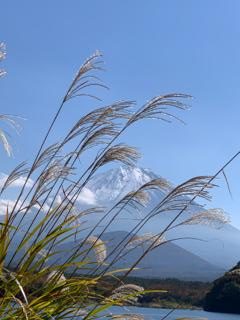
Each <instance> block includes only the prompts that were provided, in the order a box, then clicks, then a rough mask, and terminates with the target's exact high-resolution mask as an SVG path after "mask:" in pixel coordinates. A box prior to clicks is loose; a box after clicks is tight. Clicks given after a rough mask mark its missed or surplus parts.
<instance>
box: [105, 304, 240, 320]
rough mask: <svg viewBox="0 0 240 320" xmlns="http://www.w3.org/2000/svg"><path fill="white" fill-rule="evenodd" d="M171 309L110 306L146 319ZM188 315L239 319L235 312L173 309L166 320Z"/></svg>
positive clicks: (214, 319) (157, 317) (211, 319)
mask: <svg viewBox="0 0 240 320" xmlns="http://www.w3.org/2000/svg"><path fill="white" fill-rule="evenodd" d="M170 311H171V310H168V309H158V308H138V307H127V308H125V310H123V309H122V308H120V307H114V308H111V312H112V313H114V314H121V313H137V314H142V315H144V318H145V319H146V320H160V319H162V318H163V317H164V316H165V315H167V314H168V313H169V312H170ZM183 317H186V318H187V317H189V318H192V319H196V320H197V319H199V318H200V319H201V320H203V319H204V320H205V319H206V320H240V315H237V314H225V313H214V312H206V311H202V310H186V309H184V310H175V311H174V312H173V313H171V314H170V315H169V316H168V317H167V318H166V320H176V319H178V318H183Z"/></svg>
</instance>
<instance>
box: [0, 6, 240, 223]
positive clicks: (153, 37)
mask: <svg viewBox="0 0 240 320" xmlns="http://www.w3.org/2000/svg"><path fill="white" fill-rule="evenodd" d="M239 14H240V1H238V0H235V1H234V0H230V1H225V0H223V1H221V0H212V1H209V0H201V1H194V0H191V1H190V0H181V1H179V0H165V1H161V0H151V1H140V0H131V1H126V0H125V1H123V0H122V1H120V0H119V1H110V0H108V1H107V0H86V1H80V0H68V1H66V0H65V1H63V0H51V1H49V0H48V1H47V0H42V1H30V0H21V1H11V0H9V1H5V2H3V3H2V5H1V21H0V30H1V33H0V40H1V41H4V42H5V43H6V44H7V59H6V60H5V61H4V63H2V64H1V66H2V67H4V68H5V69H6V70H7V72H8V74H7V76H6V77H5V78H4V79H2V80H1V86H0V95H1V113H10V114H18V115H21V116H23V117H25V118H27V121H24V124H23V125H24V129H23V132H22V134H21V136H20V137H15V136H14V137H13V139H12V141H14V148H15V149H14V153H15V157H14V158H13V159H8V158H7V157H6V156H5V155H4V154H3V152H1V160H2V161H1V170H0V171H3V172H8V171H9V170H10V169H11V168H13V166H14V165H16V164H17V162H18V161H20V160H24V159H26V160H30V159H31V157H32V155H33V154H34V153H35V152H36V149H37V146H38V144H39V143H40V140H41V137H42V135H43V133H44V132H45V130H46V128H47V125H48V124H49V122H50V119H51V116H52V115H53V113H54V112H55V110H56V109H57V106H58V103H59V101H60V98H61V97H62V95H63V93H64V91H65V89H66V87H67V86H68V84H69V82H70V80H71V79H72V77H73V74H74V73H75V71H76V69H77V67H78V66H79V65H80V64H81V62H82V61H83V60H84V59H85V58H86V57H88V56H89V55H90V54H92V53H93V52H94V51H95V49H99V50H100V51H102V52H103V54H104V60H105V62H106V66H105V67H106V69H107V72H105V73H104V74H103V75H102V78H103V80H104V81H105V83H107V84H108V85H109V86H110V88H111V90H110V91H109V92H107V94H106V93H105V92H103V93H102V97H103V98H106V102H110V101H114V100H118V99H134V100H137V102H138V103H139V105H141V103H143V102H145V101H146V100H148V99H149V98H151V97H152V96H155V95H158V94H161V93H168V92H183V93H189V94H191V95H193V96H194V100H192V101H191V104H192V109H191V111H188V112H186V113H184V114H182V118H183V119H184V120H185V121H186V122H187V125H186V126H182V125H180V124H178V123H177V124H173V125H166V124H164V123H160V122H156V121H155V122H151V121H148V122H146V123H145V124H144V125H143V124H142V125H140V126H139V127H134V128H133V129H131V130H130V131H129V133H128V135H126V136H125V137H124V138H125V141H127V142H129V143H130V144H134V145H136V146H138V147H139V148H140V150H141V152H142V153H143V158H142V160H141V161H140V165H141V166H143V167H148V168H151V169H152V170H153V171H155V172H157V173H159V174H160V175H162V176H164V177H166V178H168V179H169V180H171V181H172V182H173V183H179V182H182V181H183V180H185V179H187V178H189V177H191V176H195V175H202V174H213V173H214V172H215V171H216V170H217V169H218V168H219V167H220V166H221V165H222V164H223V163H224V162H225V161H226V160H227V159H228V158H229V157H231V156H232V155H233V154H234V153H235V152H237V151H238V150H239V149H240V141H239V133H240V89H239V85H240V19H239ZM96 105H97V104H96ZM84 107H85V105H84V103H83V102H80V101H78V102H76V103H73V104H71V105H69V110H65V112H64V114H63V117H64V119H63V120H64V124H63V125H62V127H57V130H56V139H57V136H58V135H61V134H62V131H63V130H64V129H65V128H66V127H67V126H68V125H69V126H70V125H71V124H72V122H73V119H74V118H76V117H78V116H79V114H81V112H82V110H84ZM33 141H34V143H33ZM226 172H227V174H228V177H229V182H230V184H231V188H232V192H233V199H231V198H230V197H229V195H228V193H227V190H226V188H225V187H222V188H221V189H219V190H218V191H217V192H215V193H214V200H213V203H212V205H210V206H213V207H223V208H224V209H225V210H226V211H227V212H229V213H230V214H231V217H232V221H233V224H235V225H236V226H238V227H240V212H239V209H240V183H239V180H240V158H239V159H238V160H236V161H235V163H234V164H233V165H232V166H231V167H230V168H229V169H228V170H227V171H226ZM219 183H220V184H221V185H222V183H221V181H219Z"/></svg>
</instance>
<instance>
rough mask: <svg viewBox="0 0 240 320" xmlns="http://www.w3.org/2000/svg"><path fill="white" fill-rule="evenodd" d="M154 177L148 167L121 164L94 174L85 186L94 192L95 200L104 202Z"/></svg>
mask: <svg viewBox="0 0 240 320" xmlns="http://www.w3.org/2000/svg"><path fill="white" fill-rule="evenodd" d="M155 178H157V176H156V175H155V174H154V173H153V172H151V171H150V170H149V169H143V168H139V167H129V166H121V167H119V168H114V169H110V170H108V171H107V172H104V173H101V174H98V175H96V176H95V177H94V178H93V179H92V180H91V181H90V182H89V183H88V185H87V187H88V188H89V189H90V190H91V191H92V192H93V193H94V194H95V196H96V199H97V202H99V203H105V204H106V202H107V203H108V202H112V201H116V200H117V199H120V198H121V197H123V196H124V195H126V194H127V193H128V192H130V191H134V190H137V189H138V188H139V187H141V186H142V185H143V184H145V183H147V182H149V181H150V180H152V179H155Z"/></svg>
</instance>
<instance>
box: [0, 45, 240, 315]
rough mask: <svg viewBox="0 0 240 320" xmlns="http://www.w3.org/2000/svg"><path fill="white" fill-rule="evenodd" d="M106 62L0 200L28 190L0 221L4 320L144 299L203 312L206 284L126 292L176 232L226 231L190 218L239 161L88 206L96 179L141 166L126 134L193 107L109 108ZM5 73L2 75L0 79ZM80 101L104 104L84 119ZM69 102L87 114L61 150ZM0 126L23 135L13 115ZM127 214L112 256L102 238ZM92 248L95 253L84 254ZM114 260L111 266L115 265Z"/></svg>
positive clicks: (180, 100)
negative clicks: (83, 200) (103, 91)
mask: <svg viewBox="0 0 240 320" xmlns="http://www.w3.org/2000/svg"><path fill="white" fill-rule="evenodd" d="M1 50H2V51H4V50H5V47H3V46H2V47H1V46H0V60H1V58H2V59H3V58H4V57H5V51H4V52H3V53H2V55H1ZM102 62H103V61H102V55H101V53H99V52H98V51H97V52H96V53H95V54H94V55H93V56H91V57H90V58H88V59H87V60H86V61H85V62H84V63H83V65H82V66H81V67H80V68H79V70H78V72H77V74H76V75H75V77H74V79H73V81H72V82H71V83H70V85H69V87H68V88H67V90H66V93H65V95H64V96H63V99H62V102H61V103H60V105H59V107H58V109H57V111H56V113H55V114H54V116H53V119H52V122H51V124H50V126H49V128H48V129H47V130H46V135H45V136H44V138H43V140H42V143H41V145H40V147H39V149H38V151H37V152H36V155H35V157H34V159H33V160H32V162H31V163H30V164H27V163H25V162H23V163H21V164H19V165H18V166H17V167H16V168H15V169H13V170H12V171H11V172H10V173H9V175H7V177H6V179H5V181H4V183H3V184H2V186H1V188H0V195H1V196H2V195H3V196H5V195H6V194H8V189H9V188H10V187H11V186H12V185H13V184H16V182H17V181H19V180H21V182H22V183H21V184H20V187H19V189H18V192H17V196H16V198H15V199H14V200H13V201H12V202H11V204H10V203H7V204H6V208H5V209H6V210H5V214H3V215H1V218H2V220H1V223H0V294H1V297H0V303H1V308H0V319H4V320H43V319H44V320H50V319H51V320H53V319H54V320H55V319H57V320H63V319H66V318H67V317H70V318H71V317H80V316H81V318H82V319H83V320H91V319H97V318H98V315H99V314H102V313H103V312H106V313H107V312H108V309H109V308H110V307H111V306H115V305H120V306H121V305H125V304H126V303H130V304H135V303H136V302H137V301H138V299H139V301H140V302H141V303H145V304H146V303H150V302H151V303H160V302H159V301H160V300H161V299H162V301H163V300H164V295H165V301H166V304H165V306H166V307H167V305H168V306H169V304H170V302H171V304H172V305H175V304H178V305H182V306H183V305H184V306H186V305H187V304H192V305H196V306H198V305H201V303H202V302H201V301H202V300H201V299H202V296H201V294H203V292H205V290H206V287H205V285H202V284H198V286H197V288H198V289H196V288H194V286H192V287H191V285H189V284H188V285H187V284H186V283H181V282H178V283H177V285H176V283H175V284H174V283H173V282H171V281H169V282H167V280H166V282H165V283H163V282H161V283H159V284H158V285H156V284H155V285H154V283H152V282H151V281H150V280H146V279H144V280H142V283H139V282H138V283H137V284H134V283H128V279H129V278H128V277H129V275H130V274H131V272H132V271H133V270H135V269H136V267H137V266H138V264H139V262H140V261H141V260H142V259H143V258H144V257H145V256H147V255H148V254H149V252H151V251H152V250H154V249H155V248H157V247H159V246H162V245H164V244H166V243H168V242H169V241H171V240H167V238H165V234H166V233H167V232H168V231H169V230H171V229H172V228H177V227H179V226H181V225H184V224H185V225H189V226H191V225H196V224H197V225H198V224H207V225H210V226H212V225H215V224H217V225H218V226H219V225H222V224H224V223H227V222H228V219H227V217H226V216H225V214H224V212H223V211H222V210H220V209H209V210H205V209H204V208H203V207H200V209H199V210H200V211H198V212H194V214H192V215H190V216H189V215H185V213H186V212H187V210H188V209H189V207H190V206H191V205H192V204H193V203H195V201H196V199H201V200H204V201H208V200H210V199H211V196H210V191H211V190H212V188H214V187H215V179H216V178H217V177H218V176H220V175H224V177H226V175H225V173H224V170H225V168H226V167H227V166H228V165H229V164H230V163H231V162H232V161H233V160H234V159H235V158H236V157H237V156H238V155H239V154H240V152H238V153H236V154H235V155H234V156H233V157H232V158H231V159H230V160H229V161H228V162H227V163H226V164H224V165H223V166H222V167H221V168H220V169H219V170H218V171H217V172H216V173H215V174H214V175H211V176H209V175H206V176H196V177H193V178H191V179H188V180H187V181H184V182H182V183H181V184H179V185H178V186H176V187H173V186H172V185H170V184H169V182H168V181H167V180H165V179H164V178H161V177H157V178H153V179H151V180H150V181H148V182H146V183H144V184H142V185H141V186H140V187H139V188H137V189H136V190H132V191H131V192H129V193H127V194H125V195H123V197H122V198H121V199H120V200H119V201H118V202H117V203H114V204H113V205H112V207H111V208H103V207H102V206H98V205H97V204H94V205H93V206H91V207H87V208H86V207H83V205H81V204H80V203H79V198H80V197H81V196H83V195H84V192H85V194H86V192H87V189H86V188H87V187H86V186H87V183H88V182H89V181H90V180H91V178H92V177H94V176H95V175H96V174H97V172H98V171H99V170H101V169H102V168H103V167H105V166H108V165H113V164H116V163H117V164H119V163H120V164H124V165H127V166H134V165H135V164H136V163H137V161H138V159H139V158H140V154H139V152H138V150H137V149H136V148H135V147H132V146H129V145H127V144H125V143H122V142H119V139H121V137H122V135H123V133H124V134H125V132H126V131H127V129H128V128H129V127H131V126H132V125H135V124H137V123H139V122H141V121H143V120H144V121H145V120H150V119H156V120H160V121H165V122H170V123H171V122H173V121H178V122H182V120H181V119H180V118H179V116H178V113H179V112H181V111H184V110H186V109H188V107H189V106H188V105H187V104H186V103H185V101H186V100H187V99H189V98H191V97H190V96H189V95H187V94H182V93H170V94H163V95H157V96H155V97H153V98H152V99H150V100H148V101H147V102H146V103H143V105H141V106H140V107H139V106H138V105H137V104H136V103H135V102H134V101H130V100H127V101H122V100H121V101H117V102H113V103H111V104H110V105H104V104H103V102H102V101H101V99H99V98H98V96H97V95H96V93H95V92H94V90H97V89H99V88H106V85H105V84H104V83H103V82H102V81H101V80H100V79H99V77H98V75H96V73H98V72H99V71H101V70H102ZM3 74H4V73H3V72H1V71H0V76H1V75H3ZM93 89H94V90H93ZM92 90H93V91H92ZM83 99H88V102H89V101H93V100H94V101H98V103H99V104H100V106H99V105H98V107H93V108H90V109H88V110H85V109H84V106H85V104H83V103H82V100H83ZM92 99H93V100H92ZM84 101H85V100H84ZM100 101H101V102H100ZM70 103H71V104H73V105H74V106H75V107H76V108H80V111H81V112H79V116H78V119H75V120H74V124H73V125H72V126H71V127H70V128H68V129H66V130H67V132H63V133H61V136H58V141H56V142H54V143H53V144H49V143H48V142H49V140H50V138H52V131H53V130H54V129H55V124H56V122H57V121H58V120H59V119H60V116H59V115H60V114H61V113H62V110H63V109H64V108H67V107H69V104H70ZM66 105H68V106H66ZM94 106H95V104H94ZM70 109H71V108H69V109H68V110H70ZM82 111H83V114H82ZM1 120H2V122H3V123H4V121H5V122H6V123H7V124H8V125H9V124H10V125H11V126H14V127H16V121H15V119H14V118H13V117H11V116H9V115H4V114H2V115H1ZM0 138H1V142H2V144H3V146H4V148H5V150H6V151H7V153H8V155H11V146H10V144H9V141H8V136H7V135H6V134H5V133H4V131H3V130H2V131H1V135H0ZM33 139H34V138H33ZM33 143H34V141H33ZM86 159H87V160H86ZM163 191H164V197H162V198H160V197H159V199H158V202H157V204H156V205H155V206H154V208H149V207H148V204H149V194H150V193H151V192H159V193H161V192H163ZM3 199H4V198H3ZM143 207H144V208H147V209H148V211H147V212H146V213H145V214H144V216H143V217H141V219H137V220H136V219H135V218H133V217H134V214H136V212H137V213H139V212H141V210H142V209H143ZM124 210H125V212H127V213H128V214H129V215H128V218H129V219H131V222H132V223H133V225H132V229H131V231H130V232H129V235H130V237H129V238H125V239H124V240H123V241H122V242H121V244H123V243H124V241H126V243H124V245H122V247H121V244H118V249H119V250H118V251H116V247H115V248H114V249H113V250H112V252H111V251H110V252H108V251H107V248H106V244H105V243H104V241H102V240H101V236H102V235H103V234H104V233H105V232H107V231H108V230H109V229H110V228H111V226H112V225H113V224H114V223H116V221H117V219H118V218H119V217H122V214H123V212H124ZM163 212H167V213H169V212H172V213H174V217H173V219H172V220H171V221H170V222H169V223H168V224H167V225H166V226H164V227H163V228H162V229H161V228H160V229H159V230H158V231H157V232H156V233H155V234H143V235H142V234H141V232H142V229H143V227H145V226H146V225H147V224H148V223H149V221H151V220H152V219H153V218H154V219H157V217H158V216H159V215H160V214H162V213H163ZM91 215H94V217H95V216H99V220H98V221H97V222H96V223H95V225H94V226H93V227H91V228H90V230H89V229H87V230H86V228H85V224H84V222H85V219H88V217H91ZM180 218H181V219H180ZM86 231H87V232H86ZM86 233H87V234H86ZM82 234H84V235H86V236H85V238H81V235H82ZM182 237H184V235H183V236H182ZM69 240H74V241H75V242H76V246H75V247H74V252H73V253H72V254H71V255H70V256H69V255H64V252H62V255H63V259H64V260H63V261H62V262H61V263H58V262H57V261H56V262H55V263H51V262H50V261H52V260H51V259H52V258H53V257H54V256H56V254H57V250H58V248H59V245H60V244H62V243H64V242H67V241H69ZM143 243H144V249H143V252H142V254H141V256H140V257H137V258H136V259H135V260H134V261H133V262H132V263H131V264H130V265H129V266H127V268H124V269H121V270H117V269H116V263H117V261H118V260H119V259H120V258H121V257H123V256H124V255H125V254H126V251H124V250H127V253H131V252H132V250H134V248H136V247H139V246H142V244H143ZM86 245H87V246H88V248H87V249H84V248H86ZM65 252H68V249H66V250H65ZM90 253H91V254H92V255H90ZM110 256H111V257H112V260H109V259H108V258H109V257H110ZM13 267H14V269H13ZM70 269H71V273H70V274H68V276H67V273H68V271H69V270H70ZM81 270H87V271H88V272H89V277H86V276H82V277H79V276H77V274H81ZM109 279H112V280H111V282H109ZM131 281H133V282H134V281H136V280H134V279H131ZM174 281H175V282H176V280H174ZM154 282H156V281H155V280H154ZM195 285H196V284H195ZM164 286H165V289H164V288H163V287H164ZM146 288H147V290H146ZM148 288H149V289H148ZM167 289H168V291H172V292H171V294H170V293H167V292H166V290H167ZM170 289H171V290H170ZM200 289H201V290H200ZM181 290H182V291H181ZM181 292H182V293H181ZM183 294H184V296H183ZM141 299H142V301H141ZM111 319H119V320H120V319H129V320H130V319H142V318H141V316H140V315H136V316H135V318H134V317H133V316H131V315H126V314H125V315H122V314H120V315H112V316H111Z"/></svg>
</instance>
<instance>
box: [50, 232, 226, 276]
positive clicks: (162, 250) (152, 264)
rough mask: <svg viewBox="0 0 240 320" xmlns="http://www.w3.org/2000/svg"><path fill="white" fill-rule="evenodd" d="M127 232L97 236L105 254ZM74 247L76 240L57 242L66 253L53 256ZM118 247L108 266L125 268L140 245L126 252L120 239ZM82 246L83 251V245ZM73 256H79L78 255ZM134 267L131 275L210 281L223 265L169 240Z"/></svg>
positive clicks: (61, 258)
mask: <svg viewBox="0 0 240 320" xmlns="http://www.w3.org/2000/svg"><path fill="white" fill-rule="evenodd" d="M127 236H128V237H129V236H130V235H129V234H128V233H127V232H124V231H115V232H108V233H106V234H105V235H104V236H103V237H102V238H101V239H102V240H103V241H104V242H105V243H106V246H107V254H110V253H111V252H112V250H113V249H114V248H116V247H117V245H118V244H119V243H120V242H121V241H122V240H123V239H124V238H125V237H127ZM74 247H76V242H68V243H66V244H63V245H61V246H59V247H58V248H57V249H56V251H61V252H63V251H64V252H66V254H65V253H64V255H58V256H56V257H55V259H56V260H57V261H58V263H61V262H64V260H65V259H66V258H67V255H69V256H70V255H71V252H72V250H73V248H74ZM122 247H124V248H125V250H124V251H123V252H124V253H125V254H124V255H122V258H121V259H120V260H118V261H117V262H116V263H115V264H114V265H113V267H112V268H111V270H118V269H122V268H129V267H130V266H131V265H133V264H134V262H135V261H136V260H137V259H138V258H139V257H140V256H141V255H142V253H143V248H142V247H137V248H135V249H134V250H131V251H129V253H128V254H126V253H127V249H126V240H125V241H124V242H123V244H122V246H121V248H122ZM71 248H72V249H71ZM82 249H83V250H86V251H87V246H85V247H83V248H82ZM118 252H119V250H116V252H115V253H114V254H113V255H111V256H110V257H109V258H108V260H107V263H110V262H111V261H112V260H113V259H114V258H115V257H116V256H118ZM81 257H82V256H81ZM88 257H89V259H91V260H93V261H94V260H95V258H94V254H93V252H90V253H89V255H88ZM77 260H81V258H79V259H77ZM104 268H106V267H103V268H101V270H104ZM137 268H138V269H137V270H134V271H133V272H131V276H136V277H141V278H156V279H160V278H161V279H165V278H178V279H181V280H189V281H190V280H191V281H194V280H198V281H212V280H214V279H216V278H217V277H219V276H221V275H222V274H223V273H224V270H223V269H221V268H218V267H216V266H213V265H211V264H210V263H208V262H207V261H205V260H203V259H201V258H200V257H198V256H197V255H194V254H192V253H190V252H188V251H186V250H184V249H182V248H181V247H179V246H177V245H175V244H173V243H166V244H164V245H163V246H160V247H158V248H156V249H154V250H153V251H151V252H150V253H149V254H148V255H147V256H146V257H145V258H143V259H142V261H141V262H140V263H139V265H138V266H137ZM79 272H82V273H84V272H86V273H87V271H83V270H80V271H79ZM98 272H99V270H98Z"/></svg>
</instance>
